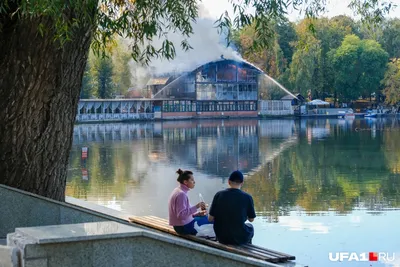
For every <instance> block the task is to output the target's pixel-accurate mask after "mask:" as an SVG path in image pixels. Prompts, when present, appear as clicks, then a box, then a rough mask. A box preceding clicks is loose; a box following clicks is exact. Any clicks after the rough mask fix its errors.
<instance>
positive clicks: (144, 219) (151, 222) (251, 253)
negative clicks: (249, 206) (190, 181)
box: [129, 216, 295, 263]
mask: <svg viewBox="0 0 400 267" xmlns="http://www.w3.org/2000/svg"><path fill="white" fill-rule="evenodd" d="M129 221H130V222H133V223H138V224H140V225H143V226H147V227H151V228H153V229H156V230H159V231H162V232H167V233H169V234H173V235H175V236H179V237H182V238H185V239H188V240H191V241H195V242H197V243H201V244H204V245H208V246H211V247H214V248H218V249H222V250H225V251H229V252H232V253H236V254H240V255H243V256H247V257H253V258H256V259H262V260H265V261H269V262H274V263H277V262H285V261H287V260H292V259H293V260H294V259H295V257H294V256H292V255H288V254H285V253H280V252H277V251H274V250H269V249H266V248H263V247H259V246H256V245H252V244H248V245H242V246H233V245H224V244H221V243H218V242H217V241H216V239H215V238H214V240H212V239H205V238H202V237H196V236H191V235H179V234H178V233H176V232H175V230H174V229H173V227H172V226H170V225H169V222H168V220H166V219H163V218H160V217H155V216H140V217H130V218H129Z"/></svg>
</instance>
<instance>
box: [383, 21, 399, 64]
mask: <svg viewBox="0 0 400 267" xmlns="http://www.w3.org/2000/svg"><path fill="white" fill-rule="evenodd" d="M380 43H381V44H382V46H383V48H384V49H385V50H386V52H388V53H389V57H390V58H400V19H397V18H396V19H390V20H387V21H385V23H384V24H383V33H382V38H381V41H380Z"/></svg>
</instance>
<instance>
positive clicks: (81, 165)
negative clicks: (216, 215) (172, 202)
mask: <svg viewBox="0 0 400 267" xmlns="http://www.w3.org/2000/svg"><path fill="white" fill-rule="evenodd" d="M399 130H400V128H399V127H398V121H397V120H395V119H374V120H351V121H348V120H301V121H293V120H270V121H267V120H264V121H257V120H247V121H240V120H225V121H219V120H218V121H214V120H209V121H180V122H164V123H162V122H158V123H143V124H90V125H77V126H76V127H75V130H74V142H73V149H72V152H71V160H70V168H69V178H68V188H67V194H68V195H72V196H74V197H78V198H83V199H88V200H90V198H92V199H97V201H98V202H99V203H102V204H104V205H109V206H114V207H116V208H117V209H123V208H122V207H119V208H118V204H116V203H118V202H119V201H123V200H124V199H126V198H127V195H129V194H132V190H133V191H134V192H137V193H140V192H141V193H143V192H148V193H150V191H151V190H148V187H149V185H147V184H144V183H145V181H146V180H149V181H148V182H150V183H159V181H157V179H162V176H168V181H170V182H168V183H167V184H169V185H171V186H173V185H174V182H172V181H173V178H171V177H173V173H174V171H173V170H174V169H177V168H178V167H184V168H186V169H193V170H194V171H195V172H196V173H198V174H199V175H200V176H204V177H207V178H213V180H215V179H217V180H220V182H219V184H222V185H223V184H225V183H226V178H227V176H228V175H229V173H230V172H231V171H232V170H235V169H241V170H243V171H244V172H245V173H246V174H248V179H247V180H246V184H245V190H247V191H248V192H249V193H251V194H252V195H253V196H254V200H255V205H256V210H257V212H258V213H259V214H263V215H265V216H266V217H267V218H268V221H269V222H278V221H279V218H280V216H286V215H289V214H290V212H291V211H293V210H297V211H304V212H306V214H307V215H310V216H313V215H316V214H318V215H321V214H323V213H324V212H328V211H332V210H333V211H335V212H336V213H338V214H346V213H349V212H351V211H352V210H354V209H367V210H369V211H370V212H372V213H373V214H380V213H382V212H384V211H386V210H387V209H390V208H397V207H399V194H398V193H399V189H400V180H399V170H400V152H398V151H399V150H398V149H396V148H398V147H399V146H400V136H399V135H398V132H396V131H399ZM82 147H88V150H89V152H88V158H87V159H82V154H81V153H82ZM169 168H173V170H170V171H169V173H168V174H167V173H166V172H165V171H166V169H169ZM154 171H159V172H160V173H159V174H157V173H154ZM153 175H156V176H161V177H159V178H157V177H153ZM204 182H205V183H209V184H210V186H211V187H213V185H215V181H214V182H210V180H209V179H207V180H205V181H202V183H204ZM152 186H153V187H159V186H160V185H158V184H154V185H152ZM220 187H221V186H218V188H214V189H211V192H209V195H210V196H212V195H213V193H215V192H216V191H217V189H219V188H220ZM146 188H147V189H146ZM153 189H154V188H153ZM140 201H145V200H143V199H141V200H140ZM157 201H158V200H157ZM150 205H156V204H155V203H151V204H150ZM127 208H128V211H129V212H132V211H131V210H129V206H128V207H127ZM155 210H157V209H155ZM156 215H157V214H156Z"/></svg>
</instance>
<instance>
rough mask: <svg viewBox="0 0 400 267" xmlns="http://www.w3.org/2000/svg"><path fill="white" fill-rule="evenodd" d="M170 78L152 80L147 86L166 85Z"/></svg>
mask: <svg viewBox="0 0 400 267" xmlns="http://www.w3.org/2000/svg"><path fill="white" fill-rule="evenodd" d="M169 78H170V77H161V78H151V79H150V80H149V81H148V82H147V84H146V85H165V84H166V83H167V82H168V80H169Z"/></svg>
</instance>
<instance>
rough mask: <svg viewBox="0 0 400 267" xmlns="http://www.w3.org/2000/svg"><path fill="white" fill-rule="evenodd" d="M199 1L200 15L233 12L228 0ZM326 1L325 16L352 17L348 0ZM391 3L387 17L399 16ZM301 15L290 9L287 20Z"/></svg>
mask: <svg viewBox="0 0 400 267" xmlns="http://www.w3.org/2000/svg"><path fill="white" fill-rule="evenodd" d="M201 2H202V4H203V5H204V7H205V9H206V11H205V12H204V13H203V14H200V15H201V16H202V17H207V18H211V19H216V18H219V16H220V15H221V14H222V13H224V12H225V11H226V10H227V11H228V12H229V14H233V9H232V5H231V4H230V3H229V1H228V0H201ZM327 2H328V7H327V9H328V12H327V13H325V16H327V17H334V16H337V15H347V16H351V17H354V14H353V11H352V10H351V9H350V8H348V7H347V6H348V4H349V3H350V0H327ZM392 3H394V4H395V5H397V8H396V9H394V10H393V11H392V12H391V13H390V14H389V17H392V18H393V17H400V0H392ZM289 12H290V11H289ZM303 17H304V16H303V15H301V14H299V12H298V11H296V10H291V12H290V14H289V20H290V21H293V22H294V21H298V20H300V19H302V18H303Z"/></svg>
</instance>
